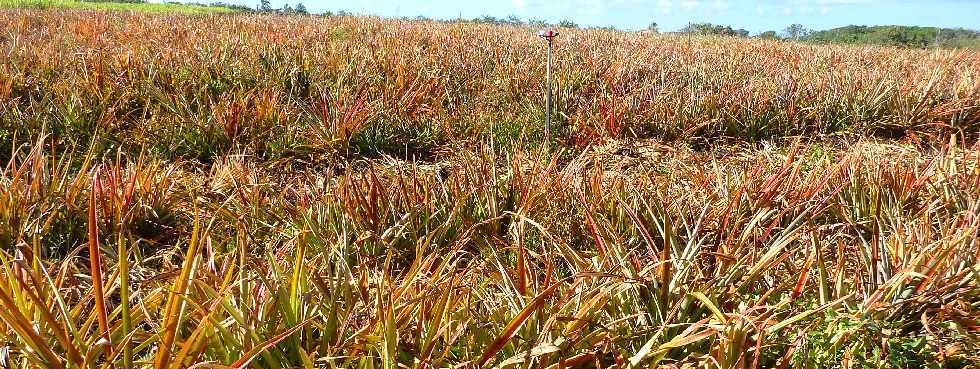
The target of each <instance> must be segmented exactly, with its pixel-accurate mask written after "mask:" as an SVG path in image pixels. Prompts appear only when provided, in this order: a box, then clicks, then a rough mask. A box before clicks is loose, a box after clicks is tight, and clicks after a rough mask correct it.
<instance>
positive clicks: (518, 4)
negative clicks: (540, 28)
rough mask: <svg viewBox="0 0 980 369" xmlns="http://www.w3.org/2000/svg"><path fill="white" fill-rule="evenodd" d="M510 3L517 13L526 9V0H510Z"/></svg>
mask: <svg viewBox="0 0 980 369" xmlns="http://www.w3.org/2000/svg"><path fill="white" fill-rule="evenodd" d="M510 4H511V5H513V6H514V10H516V11H517V12H518V13H521V14H523V13H524V12H525V11H526V10H527V0H511V1H510Z"/></svg>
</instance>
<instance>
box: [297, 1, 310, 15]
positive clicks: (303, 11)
mask: <svg viewBox="0 0 980 369" xmlns="http://www.w3.org/2000/svg"><path fill="white" fill-rule="evenodd" d="M295 10H296V13H298V14H310V12H309V11H307V10H306V5H303V3H298V4H296V9H295Z"/></svg>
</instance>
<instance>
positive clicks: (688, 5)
mask: <svg viewBox="0 0 980 369" xmlns="http://www.w3.org/2000/svg"><path fill="white" fill-rule="evenodd" d="M699 6H701V2H700V1H698V0H684V1H681V7H683V8H684V10H686V11H691V10H694V9H695V8H697V7H699Z"/></svg>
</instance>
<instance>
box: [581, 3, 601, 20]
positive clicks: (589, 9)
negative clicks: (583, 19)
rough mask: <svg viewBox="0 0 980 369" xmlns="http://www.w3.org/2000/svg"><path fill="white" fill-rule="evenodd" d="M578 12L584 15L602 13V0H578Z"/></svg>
mask: <svg viewBox="0 0 980 369" xmlns="http://www.w3.org/2000/svg"><path fill="white" fill-rule="evenodd" d="M578 3H579V5H578V13H579V15H585V16H596V15H599V13H602V7H603V2H602V0H579V2H578Z"/></svg>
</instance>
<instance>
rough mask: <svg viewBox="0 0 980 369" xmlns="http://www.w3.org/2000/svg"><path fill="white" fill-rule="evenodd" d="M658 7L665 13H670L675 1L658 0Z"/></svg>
mask: <svg viewBox="0 0 980 369" xmlns="http://www.w3.org/2000/svg"><path fill="white" fill-rule="evenodd" d="M657 7H658V8H660V11H661V12H662V13H664V14H670V10H671V9H672V8H673V7H674V2H672V1H670V0H657Z"/></svg>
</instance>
